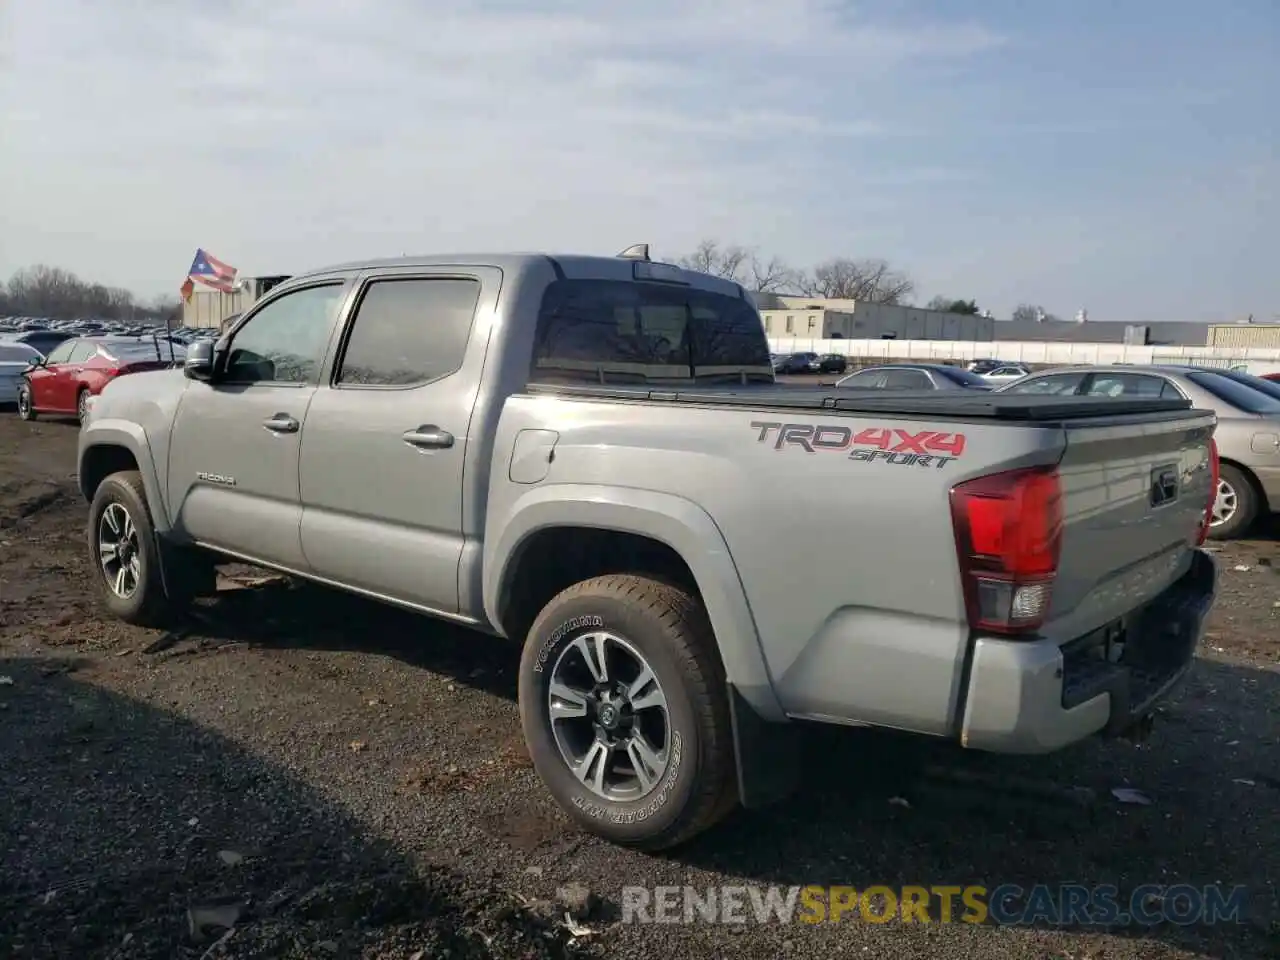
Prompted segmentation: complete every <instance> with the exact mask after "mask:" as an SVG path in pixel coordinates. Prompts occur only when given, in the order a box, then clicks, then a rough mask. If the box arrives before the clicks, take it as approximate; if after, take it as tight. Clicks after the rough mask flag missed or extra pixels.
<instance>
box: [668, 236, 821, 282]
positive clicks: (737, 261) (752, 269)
mask: <svg viewBox="0 0 1280 960" xmlns="http://www.w3.org/2000/svg"><path fill="white" fill-rule="evenodd" d="M676 262H677V263H679V264H680V266H682V267H684V268H686V269H688V270H697V271H699V272H700V273H709V274H711V275H712V276H713V277H723V278H725V279H726V280H732V281H734V282H735V283H740V284H742V285H743V286H744V287H747V288H748V289H750V290H755V291H757V292H758V293H782V292H785V291H788V290H791V291H794V290H798V289H799V287H800V283H799V279H800V278H799V274H798V273H797V272H796V271H795V270H794V269H792V268H791V267H789V266H787V264H786V262H785V261H783V260H782V259H781V258H779V257H770V258H769V259H768V260H765V259H763V258H762V257H761V256H760V255H759V254H758V253H757V252H756V251H754V250H752V249H750V248H749V247H742V246H738V245H736V244H734V245H730V246H721V244H720V243H719V241H716V240H703V241H702V242H701V243H699V244H698V246H697V249H695V250H694V251H693V253H691V254H689V255H687V256H684V257H681V258H680V259H679V260H677V261H676Z"/></svg>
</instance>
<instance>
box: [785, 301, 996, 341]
mask: <svg viewBox="0 0 1280 960" xmlns="http://www.w3.org/2000/svg"><path fill="white" fill-rule="evenodd" d="M760 300H761V301H762V303H761V310H760V316H761V318H762V319H763V320H764V329H765V333H766V334H767V335H768V336H770V337H775V338H786V337H796V338H797V339H803V340H810V339H812V340H991V339H993V338H994V324H995V321H994V320H993V319H992V318H991V317H983V316H973V315H970V314H965V313H947V312H946V311H943V310H926V309H924V308H923V307H906V306H896V305H892V304H886V303H867V302H863V301H859V300H839V299H828V298H824V297H784V296H777V295H767V294H766V295H762V296H761V297H760Z"/></svg>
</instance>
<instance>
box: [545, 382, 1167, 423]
mask: <svg viewBox="0 0 1280 960" xmlns="http://www.w3.org/2000/svg"><path fill="white" fill-rule="evenodd" d="M529 392H530V393H532V394H537V395H547V394H550V395H558V396H565V397H574V398H579V399H584V400H585V399H596V400H615V401H616V400H621V401H628V400H631V401H636V402H640V401H655V402H663V403H689V404H698V405H701V406H717V407H747V408H751V409H778V410H823V411H839V412H846V413H878V414H888V415H892V416H899V415H900V416H903V417H912V418H916V417H929V418H946V419H983V420H1001V421H1011V422H1030V423H1036V424H1040V425H1049V424H1050V423H1053V422H1055V421H1064V420H1079V419H1083V418H1087V417H1122V416H1126V415H1138V414H1144V415H1145V414H1155V413H1179V412H1181V411H1185V410H1189V409H1191V401H1190V400H1186V399H1183V398H1181V397H1177V398H1167V399H1166V398H1146V397H1075V396H1069V397H1058V396H1035V395H1030V394H1014V393H998V394H990V393H982V392H979V391H974V392H973V393H972V394H969V393H966V392H962V391H938V390H893V391H885V390H857V389H847V388H841V387H835V388H825V389H824V388H815V389H809V388H806V387H792V386H789V385H786V384H760V385H758V386H744V387H742V388H741V389H738V390H725V389H723V388H722V387H681V388H679V389H666V388H658V387H650V386H636V387H625V386H604V385H600V386H596V385H587V386H579V385H572V386H570V385H541V384H539V385H531V386H530V387H529Z"/></svg>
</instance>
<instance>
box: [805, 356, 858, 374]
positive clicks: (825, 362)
mask: <svg viewBox="0 0 1280 960" xmlns="http://www.w3.org/2000/svg"><path fill="white" fill-rule="evenodd" d="M809 369H810V370H811V371H812V372H813V373H844V372H845V371H846V370H848V369H849V359H848V358H847V357H846V356H845V355H844V354H842V353H824V354H823V355H822V356H820V357H817V358H815V359H813V360H810V361H809Z"/></svg>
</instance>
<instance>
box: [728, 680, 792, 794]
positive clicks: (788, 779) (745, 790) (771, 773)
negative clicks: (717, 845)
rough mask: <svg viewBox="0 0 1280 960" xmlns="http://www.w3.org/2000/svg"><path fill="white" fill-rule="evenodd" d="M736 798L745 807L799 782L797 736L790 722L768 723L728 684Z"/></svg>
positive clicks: (783, 791) (790, 788) (789, 789)
mask: <svg viewBox="0 0 1280 960" xmlns="http://www.w3.org/2000/svg"><path fill="white" fill-rule="evenodd" d="M729 714H730V717H731V719H732V722H733V756H734V761H735V763H736V765H737V770H738V799H739V801H740V802H741V804H742V806H744V807H746V808H747V809H754V808H757V807H764V806H768V805H769V804H772V803H776V802H777V801H779V800H783V799H785V798H786V797H788V796H790V795H791V793H792V792H794V790H795V789H796V787H797V786H798V785H799V783H800V738H799V735H798V732H797V728H796V725H795V724H794V723H789V722H788V723H770V722H769V721H767V720H764V719H762V718H761V717H760V715H759V714H758V713H756V712H755V710H754V709H752V707H751V705H750V704H749V703H747V701H746V700H745V699H743V697H742V695H741V694H740V693H738V690H737V688H736V687H734V686H733V685H732V684H730V685H729Z"/></svg>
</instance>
